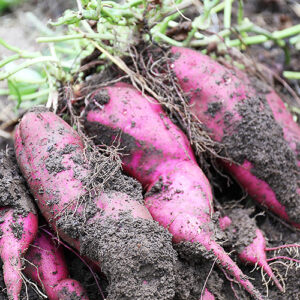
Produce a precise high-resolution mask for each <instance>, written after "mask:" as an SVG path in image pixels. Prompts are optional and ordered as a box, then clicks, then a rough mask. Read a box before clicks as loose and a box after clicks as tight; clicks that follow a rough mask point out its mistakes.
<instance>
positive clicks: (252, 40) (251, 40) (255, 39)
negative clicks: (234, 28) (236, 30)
mask: <svg viewBox="0 0 300 300" xmlns="http://www.w3.org/2000/svg"><path fill="white" fill-rule="evenodd" d="M267 40H268V38H267V37H266V36H264V35H255V36H248V37H245V38H243V39H241V40H240V39H235V40H229V41H227V42H226V45H227V46H228V47H238V46H241V45H243V44H245V45H254V44H261V43H264V42H266V41H267Z"/></svg>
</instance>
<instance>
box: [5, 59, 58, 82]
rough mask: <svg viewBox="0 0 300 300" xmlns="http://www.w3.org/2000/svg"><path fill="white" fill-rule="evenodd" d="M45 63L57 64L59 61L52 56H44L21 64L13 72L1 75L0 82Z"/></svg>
mask: <svg viewBox="0 0 300 300" xmlns="http://www.w3.org/2000/svg"><path fill="white" fill-rule="evenodd" d="M43 62H56V63H57V62H58V61H57V59H55V58H54V57H52V56H42V57H37V58H34V59H31V60H29V61H26V62H24V63H23V64H20V65H19V66H17V67H15V68H14V69H13V70H12V71H9V72H7V73H2V74H1V73H0V81H1V80H4V79H7V78H8V77H10V76H11V75H13V74H15V73H17V72H19V71H21V70H23V69H26V68H28V67H30V66H33V65H35V64H39V63H43Z"/></svg>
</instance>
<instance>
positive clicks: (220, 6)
mask: <svg viewBox="0 0 300 300" xmlns="http://www.w3.org/2000/svg"><path fill="white" fill-rule="evenodd" d="M233 1H234V0H230V2H231V3H232V2H233ZM224 7H225V1H223V2H221V3H219V4H218V5H216V6H215V7H213V8H212V10H211V13H212V14H216V13H219V12H220V11H222V10H224Z"/></svg>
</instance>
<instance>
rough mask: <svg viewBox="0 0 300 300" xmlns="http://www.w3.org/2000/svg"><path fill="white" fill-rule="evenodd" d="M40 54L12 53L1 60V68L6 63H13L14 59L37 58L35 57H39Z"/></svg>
mask: <svg viewBox="0 0 300 300" xmlns="http://www.w3.org/2000/svg"><path fill="white" fill-rule="evenodd" d="M38 56H39V54H34V53H32V54H30V53H28V54H14V55H11V56H9V57H7V58H4V59H3V60H0V68H2V67H4V66H5V65H7V64H9V63H11V62H12V61H14V60H18V59H21V58H35V57H38Z"/></svg>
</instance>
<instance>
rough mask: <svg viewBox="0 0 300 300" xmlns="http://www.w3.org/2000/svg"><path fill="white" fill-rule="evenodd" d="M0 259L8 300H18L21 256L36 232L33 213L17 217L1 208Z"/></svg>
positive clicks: (35, 218) (20, 285) (12, 211)
mask: <svg viewBox="0 0 300 300" xmlns="http://www.w3.org/2000/svg"><path fill="white" fill-rule="evenodd" d="M0 215H1V224H0V229H1V238H0V257H1V259H2V261H3V274H4V281H5V285H6V287H7V295H8V299H14V300H17V299H19V294H20V291H21V287H22V277H21V275H20V273H21V270H22V260H21V259H22V256H24V254H25V252H26V251H27V249H28V247H29V245H30V243H31V242H32V240H33V239H34V236H35V233H36V230H37V217H36V215H34V214H33V213H28V214H27V216H22V215H18V213H16V212H15V210H14V209H11V208H8V209H6V208H2V209H1V211H0Z"/></svg>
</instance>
